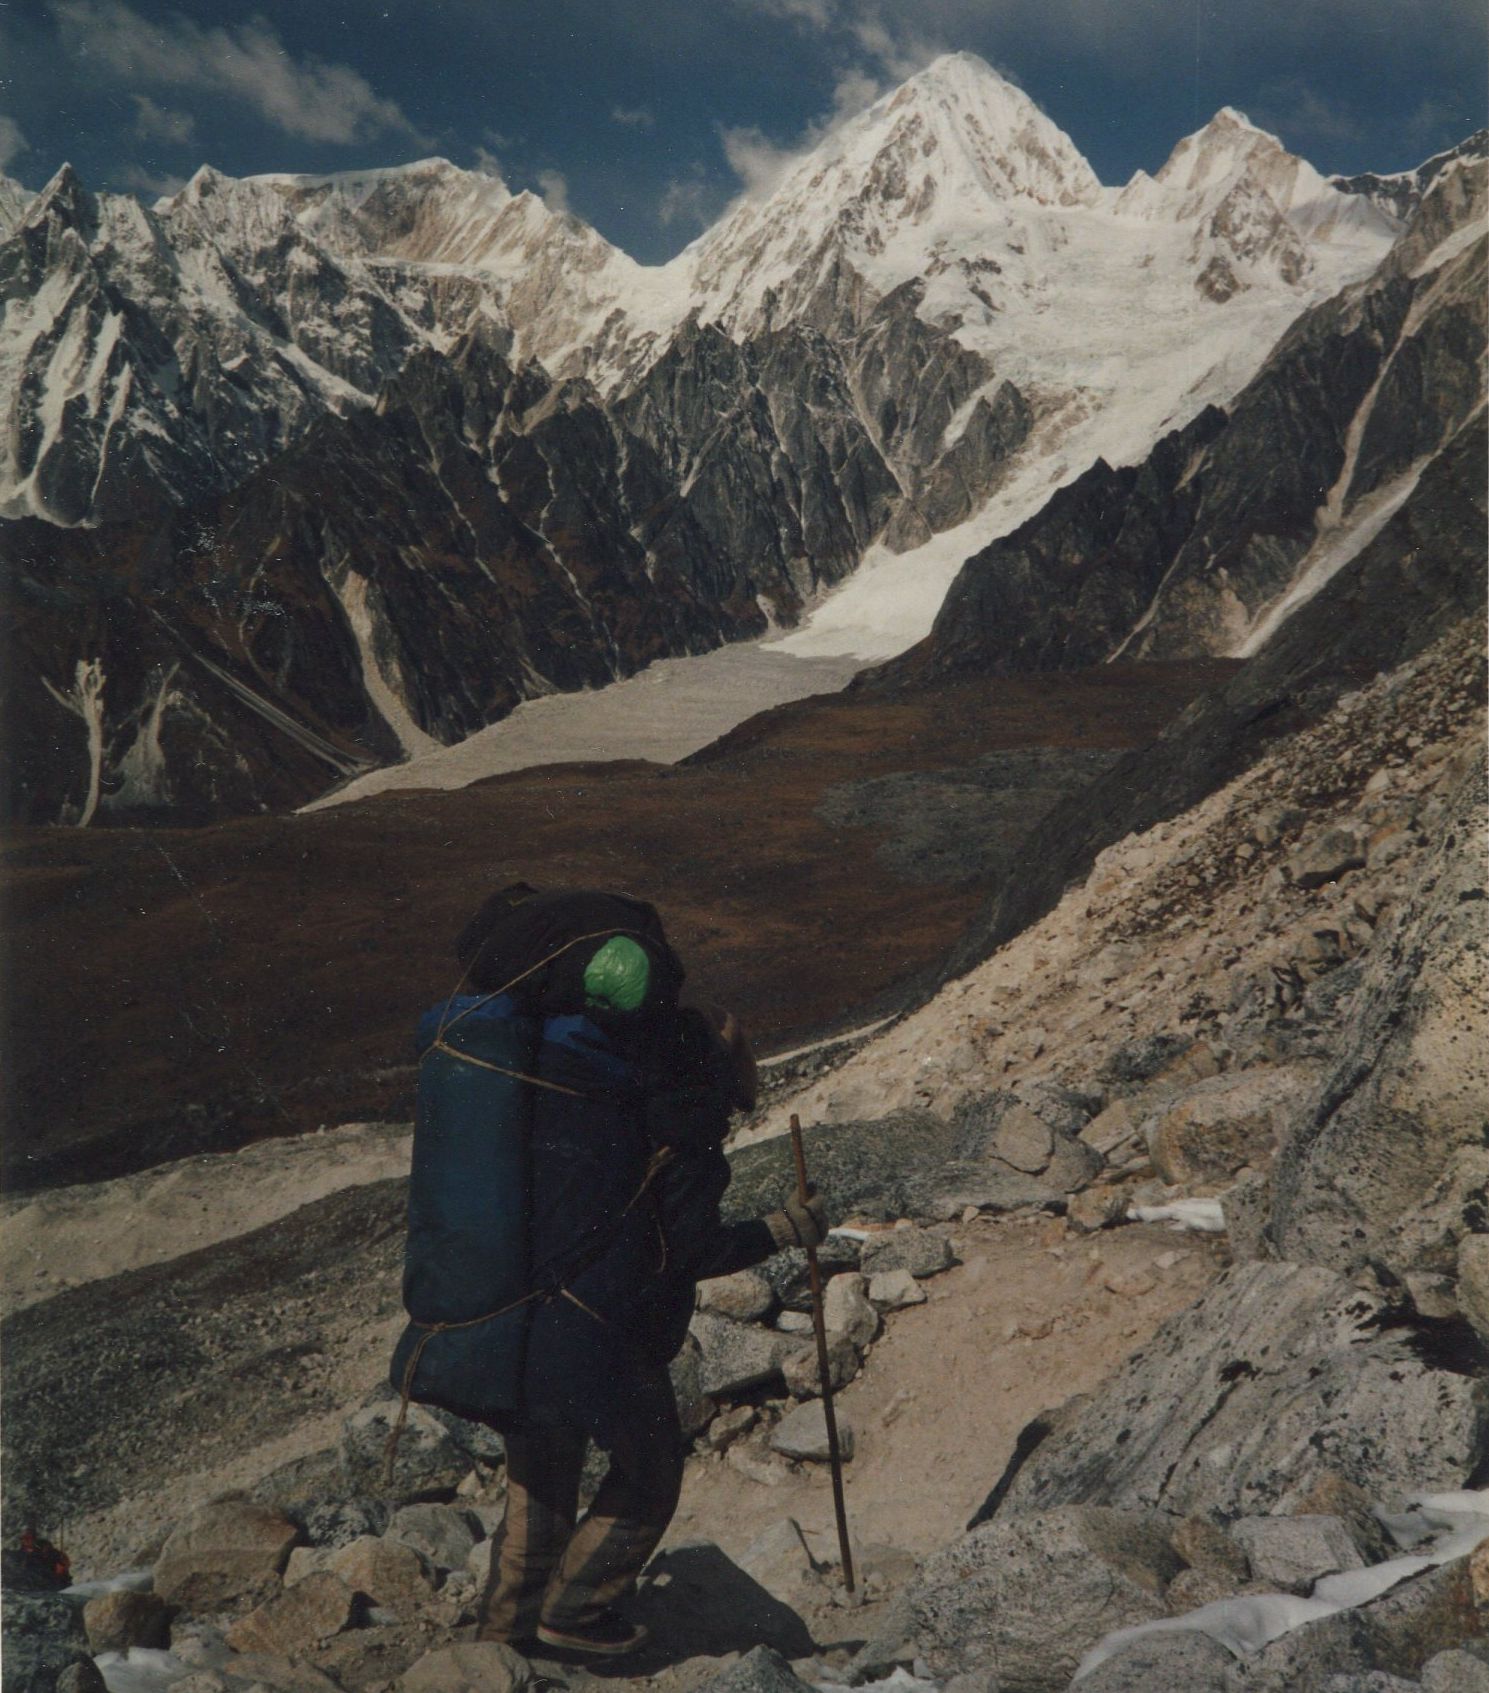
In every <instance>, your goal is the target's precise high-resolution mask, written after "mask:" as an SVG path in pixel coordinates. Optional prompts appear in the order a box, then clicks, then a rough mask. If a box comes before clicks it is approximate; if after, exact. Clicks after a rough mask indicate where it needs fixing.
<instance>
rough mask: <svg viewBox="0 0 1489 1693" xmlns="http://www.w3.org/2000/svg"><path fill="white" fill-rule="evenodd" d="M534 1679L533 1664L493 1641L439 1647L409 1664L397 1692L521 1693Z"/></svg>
mask: <svg viewBox="0 0 1489 1693" xmlns="http://www.w3.org/2000/svg"><path fill="white" fill-rule="evenodd" d="M535 1679H536V1671H535V1670H534V1669H533V1667H532V1665H531V1664H530V1663H529V1662H528V1661H527V1659H526V1658H524V1657H523V1656H522V1654H521V1653H520V1652H515V1651H513V1649H512V1648H511V1647H510V1646H503V1645H501V1644H500V1643H499V1642H498V1641H495V1640H469V1641H466V1642H464V1643H463V1644H461V1645H458V1646H441V1647H438V1648H437V1649H436V1650H435V1651H433V1652H426V1653H425V1654H424V1655H423V1657H421V1658H418V1659H416V1660H415V1662H414V1663H412V1664H410V1665H409V1667H408V1669H406V1670H405V1671H404V1673H403V1675H402V1676H401V1677H400V1678H399V1680H398V1682H397V1683H396V1689H397V1693H522V1689H523V1688H526V1687H530V1686H531V1685H532V1684H533V1682H534V1680H535Z"/></svg>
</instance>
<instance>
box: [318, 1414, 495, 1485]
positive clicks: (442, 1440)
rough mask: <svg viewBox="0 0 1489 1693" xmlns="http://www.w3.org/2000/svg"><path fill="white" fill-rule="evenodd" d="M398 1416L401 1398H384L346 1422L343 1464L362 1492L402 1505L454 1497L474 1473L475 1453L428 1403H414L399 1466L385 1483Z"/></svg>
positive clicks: (401, 1442) (350, 1480)
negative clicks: (463, 1443)
mask: <svg viewBox="0 0 1489 1693" xmlns="http://www.w3.org/2000/svg"><path fill="white" fill-rule="evenodd" d="M397 1418H398V1402H397V1401H396V1400H387V1399H385V1400H382V1401H380V1402H379V1403H378V1404H375V1405H366V1406H363V1408H362V1409H361V1410H359V1411H353V1412H352V1414H351V1415H350V1416H349V1417H348V1418H347V1419H346V1422H345V1423H344V1424H343V1425H342V1430H341V1467H342V1471H343V1473H344V1474H345V1476H346V1478H347V1482H348V1484H349V1485H350V1486H351V1487H352V1488H353V1489H354V1490H355V1491H356V1492H358V1493H365V1494H371V1495H374V1496H376V1495H379V1494H384V1493H385V1494H386V1496H387V1497H388V1498H389V1499H391V1500H393V1501H394V1502H396V1503H398V1504H407V1503H410V1502H412V1501H414V1500H417V1499H427V1498H432V1497H439V1496H441V1495H442V1496H444V1497H446V1498H448V1497H449V1496H450V1495H451V1494H453V1493H454V1491H455V1489H456V1488H457V1487H459V1485H460V1483H461V1482H462V1481H464V1480H465V1478H466V1476H467V1475H468V1474H469V1473H470V1469H471V1466H472V1464H473V1463H474V1462H475V1459H474V1456H473V1455H472V1454H471V1453H470V1452H469V1451H468V1450H467V1449H466V1448H465V1447H463V1446H461V1445H460V1444H459V1442H458V1441H457V1440H456V1439H455V1436H454V1435H453V1434H452V1433H451V1432H450V1430H449V1428H447V1427H446V1425H445V1422H444V1420H443V1419H442V1418H441V1417H439V1416H437V1415H436V1414H435V1413H434V1411H432V1410H431V1409H430V1408H429V1407H427V1406H424V1405H410V1406H409V1408H408V1418H407V1421H406V1423H405V1425H404V1428H403V1433H402V1434H401V1436H400V1437H399V1441H398V1453H397V1458H396V1460H395V1463H394V1469H393V1483H392V1486H391V1487H386V1486H385V1483H384V1479H383V1478H384V1473H385V1466H386V1463H387V1448H388V1438H389V1436H390V1435H391V1434H392V1432H393V1426H394V1424H395V1422H396V1421H397Z"/></svg>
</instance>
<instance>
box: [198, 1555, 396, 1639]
mask: <svg viewBox="0 0 1489 1693" xmlns="http://www.w3.org/2000/svg"><path fill="white" fill-rule="evenodd" d="M362 1608H363V1607H362V1605H361V1603H360V1602H359V1600H358V1598H357V1596H356V1594H354V1593H353V1592H352V1590H351V1588H350V1587H348V1586H347V1584H346V1583H345V1582H344V1581H343V1580H342V1579H341V1578H340V1577H339V1576H336V1575H333V1574H332V1573H331V1572H330V1571H329V1570H317V1571H314V1572H313V1573H311V1574H310V1575H307V1576H306V1577H305V1579H304V1580H303V1581H299V1582H296V1584H295V1585H294V1586H293V1587H288V1588H286V1589H285V1590H284V1592H282V1593H278V1594H276V1595H275V1596H274V1597H273V1598H272V1599H270V1600H268V1601H267V1602H266V1603H264V1604H262V1605H260V1606H259V1607H258V1608H257V1609H256V1610H252V1611H250V1612H249V1613H248V1615H247V1616H244V1617H239V1619H238V1620H237V1621H236V1622H235V1623H234V1624H233V1625H232V1627H231V1628H229V1629H228V1631H227V1634H226V1636H225V1639H226V1641H227V1643H228V1645H229V1646H231V1647H232V1649H233V1650H234V1651H235V1652H279V1653H286V1654H290V1653H299V1652H305V1651H308V1650H309V1649H310V1648H311V1647H312V1646H315V1645H318V1644H319V1643H320V1642H321V1641H322V1640H329V1639H330V1638H331V1637H332V1636H333V1635H337V1634H340V1633H341V1632H342V1630H343V1629H347V1628H350V1627H352V1626H353V1625H354V1623H355V1622H356V1619H357V1616H358V1614H359V1613H360V1611H361V1610H362Z"/></svg>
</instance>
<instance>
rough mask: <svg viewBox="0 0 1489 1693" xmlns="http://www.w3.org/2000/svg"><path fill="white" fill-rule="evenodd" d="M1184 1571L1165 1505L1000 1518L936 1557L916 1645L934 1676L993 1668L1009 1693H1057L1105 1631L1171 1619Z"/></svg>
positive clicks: (916, 1615) (923, 1588) (924, 1584)
mask: <svg viewBox="0 0 1489 1693" xmlns="http://www.w3.org/2000/svg"><path fill="white" fill-rule="evenodd" d="M1180 1567H1181V1566H1180V1561H1179V1558H1178V1557H1177V1555H1176V1554H1175V1552H1174V1549H1173V1546H1172V1544H1171V1543H1170V1541H1169V1539H1168V1535H1167V1533H1166V1531H1165V1528H1164V1526H1163V1523H1162V1520H1161V1519H1160V1518H1159V1517H1158V1516H1157V1515H1156V1514H1154V1513H1147V1512H1136V1511H1110V1510H1104V1509H1101V1508H1099V1507H1096V1506H1070V1505H1067V1506H1062V1507H1060V1508H1059V1509H1057V1510H1053V1511H1043V1512H1037V1513H1034V1514H1032V1515H1029V1516H1023V1517H1017V1518H1012V1519H1009V1520H1002V1519H997V1520H994V1521H992V1522H988V1523H984V1524H983V1525H982V1526H981V1527H979V1528H975V1529H973V1530H971V1532H970V1533H968V1534H965V1535H963V1536H962V1538H961V1539H960V1540H957V1541H954V1542H953V1543H952V1544H951V1545H950V1546H948V1547H946V1548H944V1549H943V1550H942V1551H941V1552H939V1553H937V1554H936V1555H935V1556H934V1557H932V1558H931V1559H930V1560H929V1561H928V1563H927V1564H926V1566H925V1569H924V1571H923V1572H922V1574H921V1576H920V1578H919V1580H918V1581H916V1583H915V1584H914V1586H913V1588H912V1589H911V1592H910V1607H911V1614H912V1619H913V1629H914V1640H915V1644H916V1646H917V1648H918V1649H919V1651H920V1653H921V1655H922V1656H923V1657H924V1658H925V1659H926V1661H927V1662H928V1664H929V1665H930V1669H931V1672H932V1674H934V1675H937V1676H944V1675H949V1674H951V1673H952V1672H953V1671H957V1670H963V1671H964V1670H987V1671H991V1672H993V1673H994V1674H995V1675H996V1676H997V1679H998V1687H999V1689H1000V1693H1053V1690H1054V1689H1057V1688H1064V1687H1066V1686H1067V1685H1068V1684H1069V1682H1070V1679H1071V1677H1072V1676H1073V1675H1074V1674H1075V1671H1076V1668H1077V1666H1078V1664H1079V1663H1080V1660H1081V1658H1082V1657H1083V1656H1084V1654H1085V1653H1086V1652H1087V1651H1088V1650H1089V1649H1090V1648H1091V1647H1092V1646H1094V1645H1095V1644H1096V1642H1097V1641H1098V1640H1100V1639H1101V1638H1102V1637H1103V1636H1105V1635H1107V1634H1109V1633H1111V1632H1112V1631H1113V1630H1114V1629H1118V1628H1125V1627H1129V1626H1131V1625H1132V1624H1134V1623H1140V1622H1149V1621H1156V1620H1157V1619H1158V1618H1159V1617H1162V1616H1163V1615H1164V1614H1165V1606H1164V1601H1163V1593H1164V1588H1165V1586H1166V1585H1167V1583H1168V1582H1169V1581H1170V1580H1172V1578H1173V1577H1174V1576H1175V1575H1177V1574H1178V1573H1179V1569H1180Z"/></svg>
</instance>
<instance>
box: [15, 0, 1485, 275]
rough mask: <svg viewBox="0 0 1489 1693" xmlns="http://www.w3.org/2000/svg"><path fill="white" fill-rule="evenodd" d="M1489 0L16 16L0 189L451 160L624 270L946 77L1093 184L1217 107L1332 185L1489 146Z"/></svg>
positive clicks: (316, 6)
mask: <svg viewBox="0 0 1489 1693" xmlns="http://www.w3.org/2000/svg"><path fill="white" fill-rule="evenodd" d="M1486 33H1489V27H1486V14H1485V8H1484V5H1483V0H1223V3H1221V0H251V3H248V4H239V3H237V0H175V3H169V0H165V3H163V0H0V166H3V168H4V169H5V170H7V171H8V173H9V174H10V175H12V176H15V177H18V178H19V179H20V180H21V181H22V182H23V183H25V184H26V185H27V186H29V187H32V188H38V187H40V186H41V185H42V184H43V183H44V182H45V181H46V180H47V178H48V177H49V176H50V175H51V174H52V172H53V171H54V170H55V169H56V168H57V166H58V165H60V164H61V163H62V162H63V161H64V160H71V161H72V163H73V164H74V165H75V166H76V167H77V169H78V170H79V171H80V172H81V173H82V176H83V178H84V180H85V181H86V182H87V183H88V184H89V185H90V186H92V187H96V188H109V189H115V190H125V189H131V190H134V191H136V192H140V193H143V194H145V195H146V196H147V197H149V196H151V195H153V194H155V193H158V192H162V191H168V190H169V189H171V188H172V187H174V186H176V185H178V184H179V183H180V182H181V181H182V180H184V179H185V178H186V177H188V176H189V175H190V174H191V172H192V171H193V170H194V169H195V168H196V166H197V165H199V164H201V163H204V162H205V163H210V164H212V165H215V166H217V168H218V169H220V170H224V171H226V172H228V173H230V174H232V175H247V174H250V173H253V172H258V171H330V170H347V169H353V168H360V167H365V166H369V165H381V164H395V163H401V162H404V161H406V160H409V159H415V158H421V157H425V156H427V155H429V154H434V153H438V154H442V155H443V156H444V157H446V158H449V159H452V160H453V161H454V162H455V163H457V164H460V165H476V164H478V163H479V164H484V165H485V166H486V167H487V168H496V169H499V170H500V171H501V174H502V175H503V176H504V177H505V178H506V180H507V181H508V183H509V184H510V185H511V186H512V187H513V188H514V189H517V188H527V187H530V188H536V189H538V190H539V192H542V193H544V194H545V195H546V197H547V198H548V199H549V201H550V203H552V202H553V201H554V200H555V198H557V199H558V200H559V201H560V203H566V204H567V205H568V206H569V207H570V208H571V209H572V210H574V211H576V212H577V213H579V215H580V216H582V217H584V218H586V219H587V220H588V221H589V222H591V223H593V224H594V225H595V226H596V227H597V228H599V229H600V230H601V231H602V232H603V233H604V234H605V235H607V236H608V237H609V238H610V239H611V240H612V241H614V242H616V243H617V244H618V245H620V246H622V247H624V248H625V249H626V250H627V251H628V252H631V253H633V254H635V256H636V257H638V258H641V259H645V260H658V259H662V258H665V257H667V256H669V255H670V254H671V253H673V252H675V251H676V250H677V249H678V248H680V247H681V246H683V245H684V244H685V243H686V242H687V241H689V240H690V239H691V238H692V237H693V236H694V235H696V234H697V233H698V232H699V230H700V229H701V228H702V227H703V226H704V224H705V223H706V222H708V221H710V220H711V219H712V218H713V217H715V216H716V215H717V214H718V212H719V211H720V210H721V209H722V207H723V206H724V205H725V204H726V203H727V201H728V200H729V198H730V197H731V196H732V195H733V194H735V193H737V192H739V190H740V188H741V186H742V185H747V184H750V183H753V182H757V181H759V180H762V179H764V178H765V177H767V176H768V175H769V172H770V167H771V165H772V163H773V161H774V160H775V159H776V157H777V156H778V154H779V152H780V150H782V149H785V150H791V149H793V148H799V147H800V146H802V145H803V144H804V143H805V142H806V141H808V140H810V139H811V138H812V137H813V136H815V135H819V134H820V133H821V131H822V129H823V128H824V127H825V126H826V125H828V124H830V123H831V122H832V121H833V120H834V117H835V116H839V115H841V114H843V113H845V112H849V111H852V110H854V109H856V108H857V107H858V106H861V105H862V104H864V103H865V102H866V101H867V99H869V98H871V97H872V95H873V93H874V92H875V91H877V90H878V89H882V88H885V87H889V86H892V85H893V84H895V83H897V82H898V81H900V80H902V79H903V78H904V77H905V76H906V75H908V74H909V73H910V72H912V71H913V70H915V69H917V68H918V67H919V66H920V65H921V64H923V63H925V62H927V61H928V60H929V59H930V58H931V57H933V56H934V55H935V54H936V53H937V52H940V51H944V50H947V49H953V48H965V49H970V50H971V51H973V52H975V53H978V54H980V55H981V56H982V57H983V58H985V59H986V60H988V62H989V63H991V64H993V65H995V66H996V67H997V68H998V69H999V70H1001V71H1002V72H1003V73H1004V74H1005V75H1007V76H1009V77H1010V78H1011V79H1012V80H1013V81H1015V82H1017V83H1019V84H1020V85H1021V86H1022V87H1023V88H1024V89H1025V90H1027V92H1028V93H1029V94H1030V95H1032V96H1033V98H1034V99H1035V100H1037V101H1038V102H1039V104H1040V105H1041V106H1042V107H1043V108H1044V109H1045V111H1047V112H1048V113H1049V114H1050V116H1051V117H1053V118H1054V120H1055V121H1056V122H1057V123H1058V124H1060V126H1061V127H1062V128H1063V129H1064V130H1065V131H1066V132H1067V133H1068V134H1069V135H1070V136H1071V137H1072V139H1073V140H1074V141H1075V143H1076V145H1077V146H1078V147H1079V148H1080V149H1081V151H1082V152H1083V153H1085V155H1086V157H1087V158H1088V159H1089V160H1090V161H1091V163H1092V165H1093V166H1094V167H1095V169H1096V172H1097V174H1098V175H1099V176H1100V177H1101V179H1102V181H1104V182H1108V183H1117V182H1123V181H1125V180H1126V179H1127V178H1128V177H1129V176H1130V175H1131V174H1132V172H1133V171H1134V170H1136V169H1137V168H1138V167H1139V166H1142V167H1144V168H1146V169H1148V170H1152V169H1155V168H1156V167H1157V166H1158V165H1160V164H1161V163H1162V162H1163V160H1164V158H1165V157H1166V156H1167V154H1168V152H1169V150H1170V148H1171V147H1172V146H1173V144H1174V142H1175V141H1177V140H1178V139H1179V137H1180V136H1182V135H1185V134H1187V133H1189V132H1190V131H1192V130H1194V129H1196V128H1198V127H1199V126H1200V125H1201V124H1203V123H1204V122H1205V121H1206V119H1208V118H1209V117H1210V116H1211V115H1212V114H1213V113H1214V112H1215V111H1216V110H1217V109H1218V108H1219V107H1221V106H1225V105H1229V106H1235V107H1238V108H1240V109H1241V110H1242V111H1244V112H1246V113H1247V114H1248V115H1249V116H1250V117H1251V118H1252V119H1253V121H1255V122H1257V123H1259V124H1261V125H1263V127H1265V128H1268V129H1271V130H1273V131H1275V132H1276V133H1277V134H1278V135H1280V136H1281V137H1282V139H1283V141H1284V142H1285V143H1286V144H1287V145H1288V146H1289V147H1290V148H1291V149H1292V150H1293V151H1295V152H1298V153H1301V154H1302V155H1303V156H1304V157H1305V158H1308V159H1309V160H1311V161H1312V162H1313V163H1314V164H1315V165H1317V166H1318V167H1319V169H1321V170H1323V171H1325V172H1331V171H1344V172H1354V171H1359V170H1367V169H1368V170H1380V171H1390V170H1400V169H1403V168H1406V167H1408V166H1411V165H1414V164H1417V163H1419V162H1420V161H1421V160H1422V159H1423V158H1426V157H1427V156H1429V155H1430V154H1432V153H1434V152H1437V151H1440V150H1442V149H1443V148H1445V147H1448V146H1451V145H1453V144H1454V143H1455V142H1457V141H1460V140H1462V139H1463V137H1464V136H1465V135H1467V134H1469V133H1470V132H1472V131H1473V130H1475V129H1477V128H1479V127H1481V126H1482V125H1483V124H1484V123H1485V121H1486V112H1485V109H1486V103H1489V91H1486Z"/></svg>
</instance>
